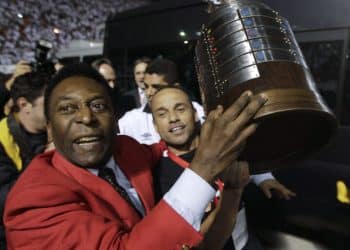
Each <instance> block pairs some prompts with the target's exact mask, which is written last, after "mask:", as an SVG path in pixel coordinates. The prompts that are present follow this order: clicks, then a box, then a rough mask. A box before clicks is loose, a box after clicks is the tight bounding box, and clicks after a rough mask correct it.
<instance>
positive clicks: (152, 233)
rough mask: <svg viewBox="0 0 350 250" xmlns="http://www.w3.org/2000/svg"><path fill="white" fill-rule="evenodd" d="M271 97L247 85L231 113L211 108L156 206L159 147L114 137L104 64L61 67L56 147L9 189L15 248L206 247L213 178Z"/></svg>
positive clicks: (49, 94)
mask: <svg viewBox="0 0 350 250" xmlns="http://www.w3.org/2000/svg"><path fill="white" fill-rule="evenodd" d="M265 102H266V98H264V97H263V96H257V97H255V98H252V94H251V93H250V92H247V93H245V94H243V95H242V96H241V97H240V98H239V99H238V100H237V102H236V103H235V104H234V105H232V106H231V107H230V108H228V109H227V111H225V112H223V109H222V107H221V106H219V107H218V108H217V109H216V110H215V111H213V112H211V113H210V114H209V116H208V119H207V121H206V123H205V125H204V126H203V129H202V134H201V138H200V145H199V146H198V149H197V152H196V155H195V157H194V159H193V161H192V163H191V165H190V167H189V168H188V169H187V170H186V171H184V173H183V174H182V175H181V176H180V177H179V179H178V181H177V182H176V183H175V184H174V186H173V187H172V188H171V189H170V190H169V192H167V193H166V194H165V195H164V197H163V199H162V200H161V201H160V202H159V203H158V204H155V202H154V192H153V180H152V174H151V168H152V167H153V165H155V163H156V162H157V161H158V159H159V157H160V150H159V149H158V148H157V147H156V146H153V147H152V146H151V147H149V146H145V145H140V144H138V143H137V142H136V141H134V140H133V139H131V138H128V137H125V136H114V134H115V127H114V125H115V121H114V113H113V100H112V98H111V96H110V89H109V87H108V84H107V82H106V81H105V80H104V79H103V78H102V77H101V76H100V75H99V74H98V73H97V72H96V71H94V70H93V69H91V68H90V67H89V66H86V65H81V64H78V65H72V66H68V67H65V68H63V69H62V70H61V71H60V72H59V73H58V74H57V75H56V76H55V78H54V79H53V80H52V82H51V83H50V84H49V86H48V87H47V89H46V92H45V113H46V117H47V119H48V131H49V133H50V135H51V136H52V138H53V141H54V144H55V147H56V150H53V151H50V152H47V153H46V154H42V155H39V156H38V157H36V158H34V160H33V161H32V162H31V164H30V165H29V166H28V168H27V170H26V171H25V172H24V173H23V174H22V176H21V177H20V178H19V180H18V181H17V183H16V184H15V186H14V187H13V189H12V191H11V192H10V194H9V196H8V199H7V204H6V208H5V214H4V223H5V226H6V236H7V240H8V248H9V249H84V250H86V249H130V250H141V249H145V250H147V249H150V250H151V249H152V250H157V249H159V250H167V249H169V250H170V249H181V248H184V247H185V248H187V247H193V246H196V245H198V244H199V242H200V241H201V240H202V234H201V233H200V232H201V231H200V230H201V220H202V217H203V215H204V212H205V210H206V207H207V205H208V204H209V203H210V201H211V200H212V199H213V198H214V196H215V193H216V190H215V189H214V188H213V186H212V185H210V183H212V182H213V181H214V180H215V179H216V177H217V175H218V174H220V173H223V172H224V171H228V170H230V169H232V168H233V166H235V165H236V164H235V162H236V160H237V157H238V155H239V153H240V151H241V147H242V145H243V144H244V142H245V141H246V139H247V137H248V136H250V135H251V134H252V133H254V131H255V129H256V125H255V124H250V123H249V121H250V120H251V117H252V116H253V115H254V114H255V112H257V111H258V110H259V108H260V107H261V106H262V105H263V104H264V103H265ZM229 172H232V171H229ZM228 188H229V187H228ZM214 223H215V222H214Z"/></svg>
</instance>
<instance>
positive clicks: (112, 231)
mask: <svg viewBox="0 0 350 250" xmlns="http://www.w3.org/2000/svg"><path fill="white" fill-rule="evenodd" d="M115 144H118V145H120V146H117V147H115V153H114V159H115V160H116V162H117V163H118V165H119V167H120V168H121V169H122V170H123V171H124V173H125V175H126V176H127V177H128V179H129V181H130V182H131V184H132V185H133V187H134V188H135V189H136V191H137V193H138V194H139V197H140V198H141V200H142V203H143V205H144V207H145V210H146V216H145V217H144V218H142V219H141V218H140V217H139V215H138V214H137V213H136V212H135V210H134V209H133V208H132V207H131V206H130V205H129V203H128V202H127V201H125V200H124V199H123V198H122V197H121V196H120V195H119V194H118V193H117V192H116V191H115V190H114V188H113V187H112V186H111V185H109V184H108V183H107V182H105V181H104V180H102V179H100V178H99V177H97V176H94V175H93V174H92V173H90V172H89V171H87V170H85V169H82V168H79V167H77V166H75V165H73V164H72V163H70V162H69V161H67V160H66V159H65V158H63V156H61V155H60V154H59V153H58V152H55V151H51V152H49V153H46V154H42V155H39V156H37V157H36V158H35V159H34V160H33V161H32V162H31V164H30V165H29V166H28V168H27V169H26V170H25V171H24V173H23V174H22V175H21V177H20V178H19V180H18V181H17V183H16V184H15V186H14V187H13V189H12V190H11V192H10V194H9V196H8V198H7V201H6V207H5V213H4V223H5V226H6V237H7V244H8V249H84V250H87V249H94V250H95V249H130V250H147V249H149V250H158V249H159V250H167V249H169V250H170V249H181V247H182V245H189V246H193V245H196V244H198V243H199V241H200V240H201V238H202V236H201V235H200V234H199V233H198V232H197V231H195V230H194V229H193V228H192V226H191V225H189V224H188V223H187V222H186V221H185V220H184V219H183V218H182V217H181V216H179V215H178V214H177V213H176V212H175V211H174V210H173V209H172V208H171V207H170V206H168V205H167V203H166V202H165V201H164V200H162V201H161V202H159V203H158V204H157V205H156V206H155V204H154V193H153V180H152V174H151V168H152V166H153V165H154V164H155V163H156V162H157V161H158V158H159V157H160V151H159V150H156V148H155V147H147V146H144V145H140V144H138V143H137V142H136V141H134V140H132V139H130V138H128V137H125V136H118V137H117V139H116V143H115Z"/></svg>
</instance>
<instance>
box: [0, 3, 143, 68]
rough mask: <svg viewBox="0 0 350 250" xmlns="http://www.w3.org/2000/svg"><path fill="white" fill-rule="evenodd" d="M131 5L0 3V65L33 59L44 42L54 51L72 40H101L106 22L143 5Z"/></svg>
mask: <svg viewBox="0 0 350 250" xmlns="http://www.w3.org/2000/svg"><path fill="white" fill-rule="evenodd" d="M147 3H148V1H147V0H144V1H143V0H137V1H135V0H133V1H130V0H129V1H123V0H119V1H113V0H108V1H89V0H86V1H78V0H73V1H65V0H59V1H57V0H55V1H53V0H29V1H18V0H16V1H11V0H5V1H0V13H1V15H0V27H1V29H0V65H12V64H15V63H16V62H17V61H18V60H20V59H25V60H27V61H32V60H33V59H34V49H35V43H36V42H37V41H38V40H39V39H45V40H48V41H50V42H51V43H52V44H53V48H62V47H64V46H67V45H68V43H69V42H71V41H72V40H88V41H101V40H103V28H99V27H104V23H105V21H106V20H107V18H108V17H109V16H110V15H112V14H114V13H116V12H121V11H124V10H126V9H132V8H136V7H139V6H142V5H144V4H147Z"/></svg>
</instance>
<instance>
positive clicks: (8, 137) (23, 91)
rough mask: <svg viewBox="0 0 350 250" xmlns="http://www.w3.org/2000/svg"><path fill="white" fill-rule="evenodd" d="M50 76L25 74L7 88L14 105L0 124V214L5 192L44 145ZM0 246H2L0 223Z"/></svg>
mask: <svg viewBox="0 0 350 250" xmlns="http://www.w3.org/2000/svg"><path fill="white" fill-rule="evenodd" d="M49 80H50V75H49V74H45V73H43V72H29V73H25V74H23V75H20V76H18V77H16V78H15V80H14V82H13V84H12V86H11V91H10V94H11V98H12V100H13V103H14V106H13V107H12V111H11V112H10V114H9V115H8V116H7V117H5V118H3V119H2V120H1V121H0V212H1V215H2V214H3V209H4V204H5V200H6V197H7V194H8V192H9V191H10V189H11V187H12V186H13V184H14V183H15V181H16V180H17V178H18V177H19V175H20V174H21V173H22V172H23V170H24V169H25V168H26V166H27V165H28V164H29V162H30V161H31V160H32V159H33V158H34V156H35V155H37V154H39V153H41V152H43V151H44V150H45V146H46V144H47V133H46V119H45V116H44V90H45V88H46V86H47V84H48V82H49ZM0 238H1V243H0V244H1V246H5V245H6V244H5V235H4V230H3V224H2V223H1V228H0Z"/></svg>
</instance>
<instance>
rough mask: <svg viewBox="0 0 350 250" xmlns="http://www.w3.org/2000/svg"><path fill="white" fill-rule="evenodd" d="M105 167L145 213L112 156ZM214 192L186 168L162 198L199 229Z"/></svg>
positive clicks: (140, 210)
mask: <svg viewBox="0 0 350 250" xmlns="http://www.w3.org/2000/svg"><path fill="white" fill-rule="evenodd" d="M106 167H107V168H110V169H112V170H113V172H114V174H115V176H116V179H117V182H118V184H119V185H121V186H122V187H123V188H124V189H125V191H126V192H127V193H128V195H129V197H130V199H131V201H132V202H133V204H134V206H135V207H136V209H137V210H138V211H139V212H140V213H141V214H142V215H145V209H144V207H143V205H142V202H141V200H140V197H139V196H138V194H137V192H136V190H135V188H134V187H133V186H132V185H131V184H130V182H129V180H128V179H127V177H126V176H125V174H124V173H123V171H122V170H121V169H120V168H119V166H118V165H117V164H116V162H115V161H114V159H113V158H111V159H110V160H109V161H108V163H107V164H106ZM89 171H90V172H91V173H92V174H94V175H96V176H97V175H98V170H97V169H89ZM215 193H216V191H215V190H214V189H213V188H212V186H210V185H209V183H207V182H206V181H205V180H203V179H202V178H201V177H200V176H199V175H197V174H196V173H195V172H193V171H192V170H191V169H189V168H187V169H186V170H185V171H184V172H183V173H182V174H181V175H180V177H179V178H178V179H177V181H176V182H175V184H174V185H173V186H172V188H171V189H170V190H169V191H168V192H167V193H166V194H165V195H164V197H163V199H164V200H165V202H166V203H168V205H169V206H170V207H172V208H173V209H174V210H175V211H176V212H177V213H178V214H179V215H180V216H181V217H182V218H183V219H184V220H186V221H187V222H188V223H189V224H190V225H192V227H193V228H194V229H195V230H197V231H199V229H200V225H201V221H202V217H203V215H204V211H205V209H206V207H207V206H208V204H209V203H210V202H211V200H212V199H213V198H214V196H215Z"/></svg>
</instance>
